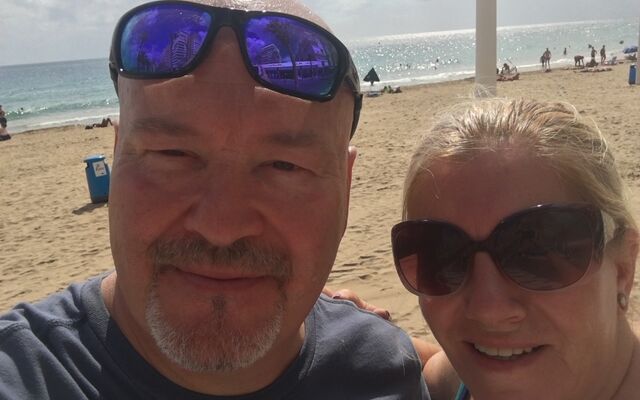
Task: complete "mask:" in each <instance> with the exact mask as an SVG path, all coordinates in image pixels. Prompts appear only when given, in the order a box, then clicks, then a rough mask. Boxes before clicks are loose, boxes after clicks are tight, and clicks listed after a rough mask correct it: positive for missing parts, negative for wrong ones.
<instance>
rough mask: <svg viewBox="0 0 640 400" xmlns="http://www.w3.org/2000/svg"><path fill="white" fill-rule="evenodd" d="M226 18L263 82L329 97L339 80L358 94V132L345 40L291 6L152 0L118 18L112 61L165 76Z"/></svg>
mask: <svg viewBox="0 0 640 400" xmlns="http://www.w3.org/2000/svg"><path fill="white" fill-rule="evenodd" d="M223 26H229V27H231V28H232V29H233V30H234V31H235V34H236V36H237V38H238V41H239V44H240V50H241V53H242V56H243V59H244V62H245V65H246V67H247V71H248V72H249V74H250V75H251V76H252V77H253V79H255V80H256V81H257V82H258V83H260V84H261V85H262V86H264V87H266V88H269V89H271V90H274V91H276V92H279V93H283V94H286V95H290V96H294V97H298V98H302V99H306V100H313V101H320V102H322V101H328V100H331V99H332V98H333V97H334V96H335V95H336V93H337V92H338V90H339V88H340V86H341V85H342V82H343V81H346V82H347V84H348V85H349V86H350V87H351V89H352V91H353V93H354V96H355V108H354V120H353V125H352V131H351V136H353V133H354V132H355V128H356V126H357V123H358V118H359V114H360V108H361V106H362V94H361V93H360V83H359V79H358V73H357V71H356V68H355V66H354V64H353V60H352V59H351V56H350V55H349V51H348V50H347V48H346V47H345V46H344V45H343V44H342V43H341V42H340V41H339V40H338V39H337V38H336V37H335V36H334V35H333V34H331V33H330V32H329V31H327V30H326V29H324V28H322V27H320V26H318V25H316V24H314V23H312V22H310V21H307V20H305V19H302V18H298V17H295V16H292V15H288V14H282V13H276V12H262V11H243V10H231V9H228V8H219V7H212V6H206V5H202V4H195V3H190V2H185V1H157V2H152V3H147V4H143V5H141V6H138V7H136V8H134V9H132V10H131V11H129V12H127V13H126V14H125V15H124V16H123V17H122V18H121V19H120V21H119V22H118V24H117V26H116V29H115V32H114V35H113V43H112V46H111V55H110V58H109V69H110V72H111V79H112V80H113V82H114V85H115V87H116V92H117V90H118V86H117V80H118V75H122V76H125V77H127V78H135V79H169V78H175V77H179V76H183V75H186V74H188V73H189V72H191V71H193V70H194V69H195V68H196V67H197V66H198V65H199V64H200V63H201V62H202V60H204V59H205V58H206V55H207V50H208V49H209V48H210V44H211V42H212V41H213V39H214V37H215V36H216V33H217V32H218V31H219V29H220V28H221V27H223Z"/></svg>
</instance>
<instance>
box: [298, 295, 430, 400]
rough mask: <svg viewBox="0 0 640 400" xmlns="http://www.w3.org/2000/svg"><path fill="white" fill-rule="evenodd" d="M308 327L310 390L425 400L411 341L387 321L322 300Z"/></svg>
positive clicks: (347, 395)
mask: <svg viewBox="0 0 640 400" xmlns="http://www.w3.org/2000/svg"><path fill="white" fill-rule="evenodd" d="M307 323H308V324H309V325H311V326H312V328H311V331H312V332H309V330H310V329H309V328H310V326H307V333H311V335H312V336H313V337H308V338H307V340H310V341H311V342H314V346H313V348H314V351H313V355H312V357H311V358H312V362H311V365H312V366H311V368H310V370H309V373H308V375H307V378H306V383H307V384H308V385H309V386H310V387H318V388H320V387H322V388H324V389H323V390H325V391H326V390H329V389H328V388H327V387H326V385H327V384H328V382H331V385H332V386H331V390H329V393H331V394H332V395H334V397H333V398H350V399H365V398H367V399H373V398H376V399H377V398H385V399H424V398H428V395H427V394H426V388H425V386H424V381H423V379H422V366H421V364H420V359H419V357H418V355H417V353H416V351H415V349H414V347H413V344H412V342H411V339H410V338H409V336H408V335H407V334H406V333H405V332H404V331H402V329H400V328H398V327H397V326H395V325H394V324H392V323H391V322H389V321H387V320H385V319H383V318H381V317H379V316H377V315H376V314H373V313H371V312H369V311H365V310H362V309H359V308H358V307H356V306H355V305H354V304H353V303H352V302H350V301H347V300H335V299H331V298H329V297H327V296H325V295H322V296H321V297H320V298H319V299H318V301H317V302H316V305H315V307H314V310H313V311H312V313H311V314H310V318H308V319H307ZM384 393H386V395H382V394H384Z"/></svg>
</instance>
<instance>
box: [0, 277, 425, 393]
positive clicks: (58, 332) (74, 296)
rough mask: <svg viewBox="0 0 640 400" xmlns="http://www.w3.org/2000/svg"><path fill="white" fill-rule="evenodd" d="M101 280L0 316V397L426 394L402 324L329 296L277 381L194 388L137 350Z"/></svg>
mask: <svg viewBox="0 0 640 400" xmlns="http://www.w3.org/2000/svg"><path fill="white" fill-rule="evenodd" d="M101 279H102V277H97V278H93V279H91V280H89V281H87V282H84V283H81V284H74V285H71V286H70V287H69V288H68V289H67V290H65V291H63V292H60V293H56V294H54V295H52V296H49V297H48V298H46V299H44V300H43V301H41V302H39V303H35V304H20V305H18V306H17V307H16V308H14V309H13V310H11V311H10V312H9V313H8V314H5V315H3V316H2V317H0V399H11V400H14V399H64V400H73V399H118V400H121V399H194V400H195V399H208V400H212V399H220V400H222V399H235V400H259V399H268V400H273V399H302V400H313V399H318V400H329V399H347V400H356V399H363V400H364V399H367V400H368V399H389V400H390V399H429V394H428V392H427V389H426V385H425V383H424V380H423V379H422V373H421V366H420V361H419V359H418V356H417V354H416V352H415V349H414V348H413V345H412V344H411V341H410V339H409V338H408V337H407V335H406V334H405V333H404V332H402V331H401V330H400V329H399V328H397V327H396V326H394V325H393V324H391V323H389V322H387V321H384V320H383V319H381V318H378V317H377V316H375V315H373V314H371V313H368V312H365V311H362V310H359V309H357V308H356V307H355V306H353V304H352V303H350V302H347V301H340V300H332V299H330V298H328V297H326V296H324V295H323V296H321V298H320V299H319V300H318V301H317V302H316V304H315V306H314V307H313V309H312V311H311V312H310V313H309V316H308V317H307V319H306V321H305V327H306V337H305V341H304V344H303V347H302V349H301V350H300V354H299V356H298V358H297V359H296V360H295V361H294V362H293V363H292V364H291V365H290V366H289V367H288V368H287V369H286V370H285V372H284V373H283V374H282V375H281V376H280V377H279V378H278V379H277V380H276V381H275V382H273V383H272V384H271V385H269V386H268V387H266V388H264V389H262V390H260V391H258V392H255V393H252V394H249V395H244V396H235V397H219V396H208V395H203V394H200V393H196V392H192V391H190V390H187V389H185V388H183V387H181V386H178V385H176V384H175V383H173V382H171V381H170V380H168V379H167V378H165V377H164V376H162V375H161V374H160V373H159V372H158V371H156V370H155V369H154V368H153V367H152V366H151V365H150V364H149V363H147V362H146V361H145V360H144V359H143V358H142V357H141V356H140V355H139V354H138V353H137V352H136V351H135V349H134V348H133V347H132V346H131V344H130V343H129V341H128V340H127V338H126V337H125V336H124V335H123V334H122V332H121V331H120V329H119V328H118V325H117V324H116V323H115V321H114V320H112V319H111V318H110V317H109V314H108V311H107V309H106V307H105V305H104V302H103V300H102V296H101V293H100V282H101Z"/></svg>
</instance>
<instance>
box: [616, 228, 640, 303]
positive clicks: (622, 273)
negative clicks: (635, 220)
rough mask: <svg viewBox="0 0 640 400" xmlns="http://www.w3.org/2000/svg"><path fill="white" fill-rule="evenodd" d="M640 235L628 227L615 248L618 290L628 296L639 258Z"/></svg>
mask: <svg viewBox="0 0 640 400" xmlns="http://www.w3.org/2000/svg"><path fill="white" fill-rule="evenodd" d="M639 240H640V235H638V231H637V230H636V229H633V228H627V229H626V230H625V232H624V235H623V236H622V237H621V238H619V239H618V243H617V244H616V247H615V249H614V251H615V255H614V260H615V265H616V269H617V274H618V292H619V293H623V294H625V295H626V296H627V297H629V295H630V294H631V288H632V287H633V280H634V276H635V271H636V259H637V258H638V245H639Z"/></svg>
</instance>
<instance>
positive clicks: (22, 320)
mask: <svg viewBox="0 0 640 400" xmlns="http://www.w3.org/2000/svg"><path fill="white" fill-rule="evenodd" d="M96 284H97V283H96V282H95V280H93V279H92V280H90V281H86V282H83V283H77V284H73V285H71V286H69V287H68V288H67V289H65V290H63V291H60V292H57V293H54V294H52V295H49V296H47V297H45V298H44V299H42V300H40V301H38V302H34V303H20V304H18V305H16V306H15V307H14V308H13V309H11V310H9V311H8V312H7V313H5V314H4V315H1V316H0V352H5V351H10V349H11V347H12V346H13V345H14V344H16V341H17V342H18V343H20V344H21V345H24V343H25V342H41V343H44V342H46V341H48V339H50V337H51V335H52V334H53V332H56V333H55V334H59V333H58V332H60V331H62V332H73V331H75V330H76V329H77V325H78V324H79V323H82V322H83V321H84V320H86V315H87V310H86V309H85V308H84V306H83V300H82V293H83V292H84V291H86V290H87V289H89V288H90V287H91V286H93V287H94V291H95V286H96ZM57 328H61V329H57ZM32 345H33V343H32Z"/></svg>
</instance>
